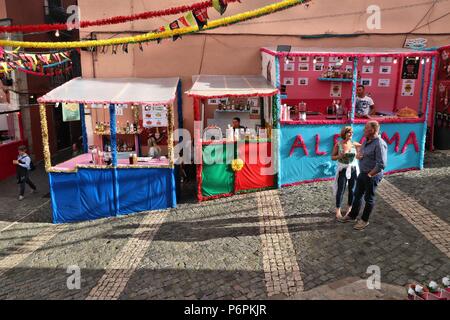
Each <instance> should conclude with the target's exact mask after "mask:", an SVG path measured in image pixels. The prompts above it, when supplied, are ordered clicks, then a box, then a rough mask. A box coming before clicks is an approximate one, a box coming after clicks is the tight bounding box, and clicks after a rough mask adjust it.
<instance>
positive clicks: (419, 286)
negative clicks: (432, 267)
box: [415, 284, 423, 295]
mask: <svg viewBox="0 0 450 320" xmlns="http://www.w3.org/2000/svg"><path fill="white" fill-rule="evenodd" d="M415 291H416V293H417V294H418V295H421V294H423V287H422V286H421V285H419V284H416V287H415Z"/></svg>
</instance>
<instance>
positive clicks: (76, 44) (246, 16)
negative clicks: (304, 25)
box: [0, 0, 309, 49]
mask: <svg viewBox="0 0 450 320" xmlns="http://www.w3.org/2000/svg"><path fill="white" fill-rule="evenodd" d="M306 2H309V0H283V1H281V2H278V3H276V4H271V5H268V6H265V7H262V8H259V9H255V10H252V11H248V12H244V13H240V14H237V15H234V16H230V17H226V18H220V19H217V20H213V21H208V24H207V25H206V26H205V27H204V28H203V30H211V29H216V28H219V27H223V26H227V25H231V24H236V23H239V22H242V21H246V20H250V19H254V18H258V17H262V16H265V15H269V14H272V13H274V12H278V11H281V10H284V9H287V8H290V7H293V6H296V5H300V4H304V3H306ZM199 30H200V28H199V26H193V27H185V28H180V29H176V30H165V31H164V32H160V33H155V32H150V33H147V34H144V35H138V36H131V37H123V38H115V39H104V40H87V41H72V42H31V41H13V40H0V46H3V47H8V46H10V47H21V48H52V49H67V48H90V47H98V46H107V45H120V44H125V43H139V42H146V41H151V40H158V39H164V38H173V37H174V36H181V35H185V34H190V33H195V32H198V31H199Z"/></svg>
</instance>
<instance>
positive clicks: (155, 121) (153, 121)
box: [142, 106, 168, 128]
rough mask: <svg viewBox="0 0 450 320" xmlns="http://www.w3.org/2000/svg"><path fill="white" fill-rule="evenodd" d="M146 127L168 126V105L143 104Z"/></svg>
mask: <svg viewBox="0 0 450 320" xmlns="http://www.w3.org/2000/svg"><path fill="white" fill-rule="evenodd" d="M142 108H143V112H142V116H143V125H144V128H154V127H167V126H168V118H167V107H166V106H143V107H142Z"/></svg>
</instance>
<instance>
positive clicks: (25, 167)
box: [13, 146, 36, 200]
mask: <svg viewBox="0 0 450 320" xmlns="http://www.w3.org/2000/svg"><path fill="white" fill-rule="evenodd" d="M13 163H14V164H15V165H16V166H17V180H18V182H17V183H18V184H20V194H19V200H23V195H24V193H25V184H28V185H29V186H30V188H31V192H32V193H34V192H36V186H35V185H34V183H33V182H32V181H31V180H30V177H29V171H30V170H31V158H30V156H29V155H28V154H27V147H25V146H20V147H19V157H18V158H17V160H14V161H13Z"/></svg>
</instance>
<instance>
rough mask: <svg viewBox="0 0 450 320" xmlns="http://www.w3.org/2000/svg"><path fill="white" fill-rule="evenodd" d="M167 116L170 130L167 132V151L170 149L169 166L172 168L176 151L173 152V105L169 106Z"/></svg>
mask: <svg viewBox="0 0 450 320" xmlns="http://www.w3.org/2000/svg"><path fill="white" fill-rule="evenodd" d="M167 116H168V118H169V119H168V120H169V121H168V130H167V134H168V137H167V139H168V140H167V144H168V145H167V149H168V153H169V154H168V157H169V165H170V167H171V168H173V167H174V161H175V159H174V150H173V130H174V114H173V105H168V106H167Z"/></svg>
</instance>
